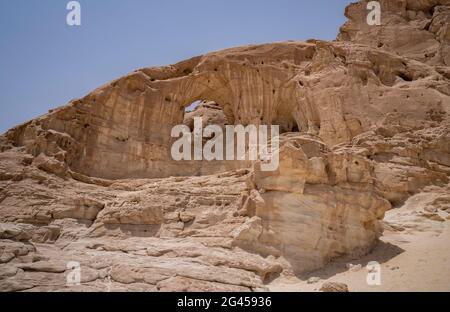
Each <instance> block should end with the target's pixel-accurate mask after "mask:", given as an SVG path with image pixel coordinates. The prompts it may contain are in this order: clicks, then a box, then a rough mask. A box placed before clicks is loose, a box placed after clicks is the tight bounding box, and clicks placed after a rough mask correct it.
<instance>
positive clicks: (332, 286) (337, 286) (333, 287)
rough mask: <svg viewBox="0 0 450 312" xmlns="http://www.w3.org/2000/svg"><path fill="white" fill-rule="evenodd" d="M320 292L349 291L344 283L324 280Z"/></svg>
mask: <svg viewBox="0 0 450 312" xmlns="http://www.w3.org/2000/svg"><path fill="white" fill-rule="evenodd" d="M320 291H322V292H349V290H348V286H347V285H346V284H344V283H335V282H326V283H324V284H323V285H322V288H320Z"/></svg>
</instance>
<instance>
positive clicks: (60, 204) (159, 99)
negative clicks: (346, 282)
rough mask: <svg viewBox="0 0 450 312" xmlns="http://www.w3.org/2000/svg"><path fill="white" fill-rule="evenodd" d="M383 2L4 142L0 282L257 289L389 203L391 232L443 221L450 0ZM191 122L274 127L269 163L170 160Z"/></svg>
mask: <svg viewBox="0 0 450 312" xmlns="http://www.w3.org/2000/svg"><path fill="white" fill-rule="evenodd" d="M380 3H381V5H382V25H381V26H368V25H367V23H365V17H366V15H367V10H366V5H367V2H366V1H360V2H359V3H357V4H352V5H350V6H349V7H348V8H347V10H346V15H347V17H348V18H349V21H348V22H347V23H346V24H345V25H344V26H343V27H342V29H341V32H340V35H339V38H338V40H337V41H333V42H325V41H319V40H310V41H308V42H299V41H291V42H284V43H274V44H265V45H258V46H245V47H240V48H233V49H228V50H224V51H219V52H214V53H210V54H206V55H203V56H199V57H195V58H193V59H190V60H187V61H184V62H181V63H178V64H175V65H171V66H166V67H159V68H144V69H140V70H137V71H136V72H134V73H131V74H129V75H127V76H126V77H123V78H120V79H118V80H116V81H113V82H111V83H109V84H106V85H105V86H103V87H100V88H99V89H97V90H95V91H93V92H92V93H91V94H89V95H87V96H86V97H84V98H82V99H79V100H75V101H72V102H71V103H69V104H68V105H67V106H64V107H61V108H58V109H56V110H54V111H51V112H49V114H47V115H45V116H43V117H40V118H37V119H34V120H32V121H30V122H28V123H26V124H24V125H21V126H18V127H16V128H14V129H11V130H10V131H8V132H7V133H6V134H5V135H3V136H0V222H1V223H0V290H2V291H22V290H29V291H46V290H60V291H70V290H75V291H77V290H87V291H108V290H112V291H124V290H132V291H181V290H188V291H258V290H265V289H266V288H265V287H266V284H267V283H268V282H270V281H271V280H273V279H274V278H276V277H277V276H278V275H280V274H282V275H289V274H299V273H302V272H306V271H310V270H314V269H317V268H320V267H322V266H324V265H326V264H327V263H328V262H329V261H332V260H333V259H335V258H337V257H340V256H344V255H351V256H354V257H357V256H359V255H362V254H364V253H367V252H368V251H369V250H370V249H371V248H372V247H373V245H374V244H375V243H376V242H377V240H378V238H379V237H380V235H382V232H383V229H382V222H381V220H382V219H383V218H384V213H385V212H386V211H387V210H389V209H391V208H395V207H397V206H399V205H402V204H405V207H407V208H410V209H407V213H403V211H404V210H402V213H400V212H399V213H398V214H394V216H393V217H391V220H389V222H387V223H386V225H387V226H389V227H392V228H393V229H403V230H407V229H408V226H411V227H418V226H420V225H418V223H420V224H427V223H423V222H422V221H421V220H426V222H437V223H439V224H440V223H442V222H447V220H448V219H449V218H450V217H449V216H450V211H449V209H448V198H447V197H448V196H447V194H448V183H449V175H450V118H449V114H450V67H449V62H448V55H449V53H448V51H447V50H448V44H449V37H448V21H449V18H448V12H449V10H450V4H449V3H448V1H443V0H434V1H431V0H429V1H428V0H427V1H418V0H417V1H413V0H396V1H380ZM399 29H400V30H401V32H402V35H401V36H400V37H399V36H397V35H398V33H399ZM198 100H201V101H204V102H202V103H201V105H200V106H199V107H198V108H197V109H196V110H195V111H193V112H188V113H186V112H185V108H186V107H188V106H189V105H191V104H192V103H193V102H195V101H198ZM194 117H203V118H204V121H205V123H206V124H218V125H219V126H222V127H223V126H225V125H228V124H232V125H233V124H243V125H249V124H255V125H260V124H270V125H279V126H280V128H281V132H282V134H281V136H280V138H279V140H280V150H279V152H280V166H279V169H278V170H277V171H275V172H263V171H261V170H260V165H261V164H260V163H258V162H254V163H252V164H250V165H249V163H248V162H237V161H231V162H230V161H224V162H206V161H192V162H175V161H172V160H171V156H170V148H171V144H172V142H173V141H174V139H173V138H171V135H170V134H171V130H172V127H173V126H175V125H181V124H186V125H188V126H189V127H192V122H193V118H194ZM430 188H431V191H430ZM430 192H431V193H430ZM417 203H419V204H420V205H422V204H423V205H422V206H424V207H422V206H420V205H419V204H417ZM419 206H420V207H419ZM419 221H420V222H419ZM402 222H404V223H405V224H406V226H405V224H402ZM73 261H75V262H78V263H80V265H81V269H82V272H83V273H82V280H81V281H82V284H81V285H80V286H75V287H73V286H71V287H69V286H68V285H67V283H66V276H67V274H68V273H69V272H70V269H68V267H67V263H69V262H73Z"/></svg>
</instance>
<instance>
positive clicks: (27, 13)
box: [0, 0, 351, 133]
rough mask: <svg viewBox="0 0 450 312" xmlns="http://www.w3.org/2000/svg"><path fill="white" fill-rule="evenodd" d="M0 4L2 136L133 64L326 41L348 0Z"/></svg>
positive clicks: (19, 0) (25, 0)
mask: <svg viewBox="0 0 450 312" xmlns="http://www.w3.org/2000/svg"><path fill="white" fill-rule="evenodd" d="M68 2H69V0H13V1H7V0H0V82H1V84H0V109H1V113H0V133H3V132H4V131H6V130H7V129H9V128H11V127H13V126H15V125H17V124H20V123H23V122H25V121H27V120H29V119H32V118H34V117H36V116H38V115H42V114H45V113H46V112H47V111H48V110H49V109H51V108H55V107H58V106H61V105H65V104H66V103H67V102H69V101H70V100H71V99H75V98H79V97H82V96H84V95H86V94H87V93H89V92H90V91H91V90H93V89H95V88H97V87H99V86H100V85H103V84H104V83H106V82H108V81H110V80H113V79H116V78H118V77H120V76H122V75H124V74H126V73H129V72H131V71H133V70H135V69H137V68H141V67H146V66H154V65H166V64H171V63H175V62H177V61H180V60H183V59H186V58H189V57H192V56H195V55H199V54H203V53H206V52H210V51H214V50H219V49H223V48H228V47H233V46H239V45H244V44H252V43H266V42H273V41H284V40H306V39H309V38H317V39H326V40H332V39H334V38H335V37H336V35H337V32H338V29H339V26H340V25H342V24H343V23H344V22H345V17H344V8H345V6H346V5H347V4H349V3H350V2H351V1H350V0H332V1H330V0H272V1H268V0H220V1H219V0H158V1H157V0H79V2H80V4H81V13H82V16H81V22H82V25H81V26H73V27H70V26H67V24H66V15H67V13H68V11H67V10H66V5H67V3H68Z"/></svg>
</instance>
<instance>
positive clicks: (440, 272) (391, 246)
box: [269, 211, 450, 292]
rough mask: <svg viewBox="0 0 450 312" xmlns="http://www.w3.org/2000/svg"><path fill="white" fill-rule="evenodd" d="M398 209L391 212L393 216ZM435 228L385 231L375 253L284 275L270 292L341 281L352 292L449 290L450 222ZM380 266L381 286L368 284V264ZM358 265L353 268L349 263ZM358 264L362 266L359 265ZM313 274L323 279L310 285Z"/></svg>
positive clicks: (312, 289)
mask: <svg viewBox="0 0 450 312" xmlns="http://www.w3.org/2000/svg"><path fill="white" fill-rule="evenodd" d="M396 213H398V212H397V211H392V212H388V215H387V218H388V219H389V217H390V215H394V214H396ZM436 227H437V228H438V230H434V231H430V230H427V231H422V230H417V231H408V232H409V233H402V232H396V231H393V230H386V231H385V233H384V236H383V237H382V239H381V242H380V243H379V244H378V245H377V246H376V247H375V248H374V250H373V252H372V253H370V254H369V255H367V256H365V257H364V258H362V259H357V260H352V259H340V260H338V261H337V262H334V263H333V264H331V265H329V266H328V267H326V268H324V269H321V270H318V271H315V272H312V273H309V274H305V275H304V276H300V277H292V278H288V277H281V278H279V279H277V280H275V281H274V282H272V283H271V284H270V285H269V288H270V290H271V291H294V292H295V291H299V292H301V291H319V289H320V288H321V286H322V284H323V283H324V282H326V281H330V282H341V283H345V284H347V285H348V286H349V290H350V291H351V292H352V291H353V292H360V291H362V292H379V291H394V292H395V291H419V292H422V291H439V292H440V291H450V222H449V221H446V222H440V223H439V224H436ZM371 261H377V262H379V263H380V265H381V271H380V272H381V285H375V286H369V285H368V283H367V276H368V274H369V270H368V269H367V267H366V266H367V264H368V263H369V262H371ZM350 263H351V264H353V265H356V267H353V268H351V269H349V268H348V264H350ZM358 265H361V267H360V268H358ZM311 277H318V278H320V281H318V282H316V283H313V284H309V283H308V280H309V279H310V278H311Z"/></svg>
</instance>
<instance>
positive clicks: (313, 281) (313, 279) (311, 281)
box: [308, 277, 320, 284]
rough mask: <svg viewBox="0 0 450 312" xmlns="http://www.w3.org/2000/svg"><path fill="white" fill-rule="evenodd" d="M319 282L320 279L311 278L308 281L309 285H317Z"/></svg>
mask: <svg viewBox="0 0 450 312" xmlns="http://www.w3.org/2000/svg"><path fill="white" fill-rule="evenodd" d="M318 282H320V277H311V278H310V279H308V284H317V283H318Z"/></svg>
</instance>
